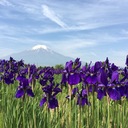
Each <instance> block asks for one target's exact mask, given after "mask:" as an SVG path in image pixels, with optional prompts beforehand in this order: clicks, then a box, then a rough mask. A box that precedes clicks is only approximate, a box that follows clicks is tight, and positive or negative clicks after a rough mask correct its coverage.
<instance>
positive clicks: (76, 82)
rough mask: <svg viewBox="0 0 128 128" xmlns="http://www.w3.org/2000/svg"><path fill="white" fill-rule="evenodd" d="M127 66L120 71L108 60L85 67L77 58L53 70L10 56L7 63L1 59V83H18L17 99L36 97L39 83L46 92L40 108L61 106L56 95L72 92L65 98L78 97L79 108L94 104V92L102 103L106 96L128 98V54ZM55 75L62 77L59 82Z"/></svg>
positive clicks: (112, 98) (113, 98) (127, 58)
mask: <svg viewBox="0 0 128 128" xmlns="http://www.w3.org/2000/svg"><path fill="white" fill-rule="evenodd" d="M125 64H126V67H124V68H122V69H121V68H119V67H117V66H116V65H115V64H114V63H110V62H109V60H108V58H107V59H106V60H105V61H104V62H101V61H97V62H95V64H94V65H92V66H91V63H90V64H85V65H84V66H82V65H81V61H80V59H79V58H77V59H76V60H75V61H72V60H71V61H69V62H67V63H66V64H65V68H64V69H60V70H58V69H54V68H53V67H44V68H39V67H38V68H37V67H36V66H35V65H26V64H24V62H23V60H20V61H16V60H14V59H13V58H12V57H10V60H8V61H7V60H0V82H3V83H5V84H7V85H12V84H14V83H15V81H18V83H19V84H18V87H17V89H16V94H15V97H16V98H23V99H24V98H25V95H26V94H27V95H28V96H30V97H34V96H35V94H34V88H35V85H36V82H37V81H38V83H39V84H40V85H41V88H42V93H43V97H42V99H41V101H40V106H43V105H44V104H46V105H47V106H48V108H50V109H54V108H56V107H58V106H59V103H58V99H57V97H58V96H57V95H58V94H59V93H61V92H62V91H63V87H66V88H67V89H68V90H69V94H67V96H66V98H68V99H71V100H73V99H74V98H75V99H76V101H77V102H76V104H77V105H80V106H84V105H91V103H90V101H89V98H88V97H89V94H94V93H95V94H96V95H97V98H98V99H99V100H102V99H103V97H105V96H107V97H108V98H110V99H111V100H121V98H122V97H126V98H128V55H127V57H126V62H125ZM55 74H56V75H61V76H62V79H61V81H60V83H56V81H55V77H54V76H55Z"/></svg>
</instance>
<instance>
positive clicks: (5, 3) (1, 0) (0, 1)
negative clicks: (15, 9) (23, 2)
mask: <svg viewBox="0 0 128 128" xmlns="http://www.w3.org/2000/svg"><path fill="white" fill-rule="evenodd" d="M0 5H3V6H13V4H12V3H10V2H9V1H7V0H0Z"/></svg>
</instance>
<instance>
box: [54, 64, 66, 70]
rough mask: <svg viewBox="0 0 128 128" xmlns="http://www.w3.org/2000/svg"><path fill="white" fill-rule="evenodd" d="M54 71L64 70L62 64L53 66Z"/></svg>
mask: <svg viewBox="0 0 128 128" xmlns="http://www.w3.org/2000/svg"><path fill="white" fill-rule="evenodd" d="M55 69H64V66H63V65H62V64H57V65H55Z"/></svg>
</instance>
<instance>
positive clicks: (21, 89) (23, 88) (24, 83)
mask: <svg viewBox="0 0 128 128" xmlns="http://www.w3.org/2000/svg"><path fill="white" fill-rule="evenodd" d="M18 79H19V81H20V85H19V86H18V88H17V91H16V94H15V97H16V98H21V97H23V96H25V94H26V93H27V95H28V96H31V97H34V93H33V91H32V89H31V86H29V83H30V82H31V78H30V79H26V78H22V77H19V78H18Z"/></svg>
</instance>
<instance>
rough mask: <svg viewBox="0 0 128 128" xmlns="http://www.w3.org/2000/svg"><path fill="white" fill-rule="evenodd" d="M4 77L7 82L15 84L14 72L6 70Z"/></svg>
mask: <svg viewBox="0 0 128 128" xmlns="http://www.w3.org/2000/svg"><path fill="white" fill-rule="evenodd" d="M3 79H4V82H5V83H6V84H8V85H9V84H13V83H14V74H13V73H12V72H5V73H4V77H3Z"/></svg>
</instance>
